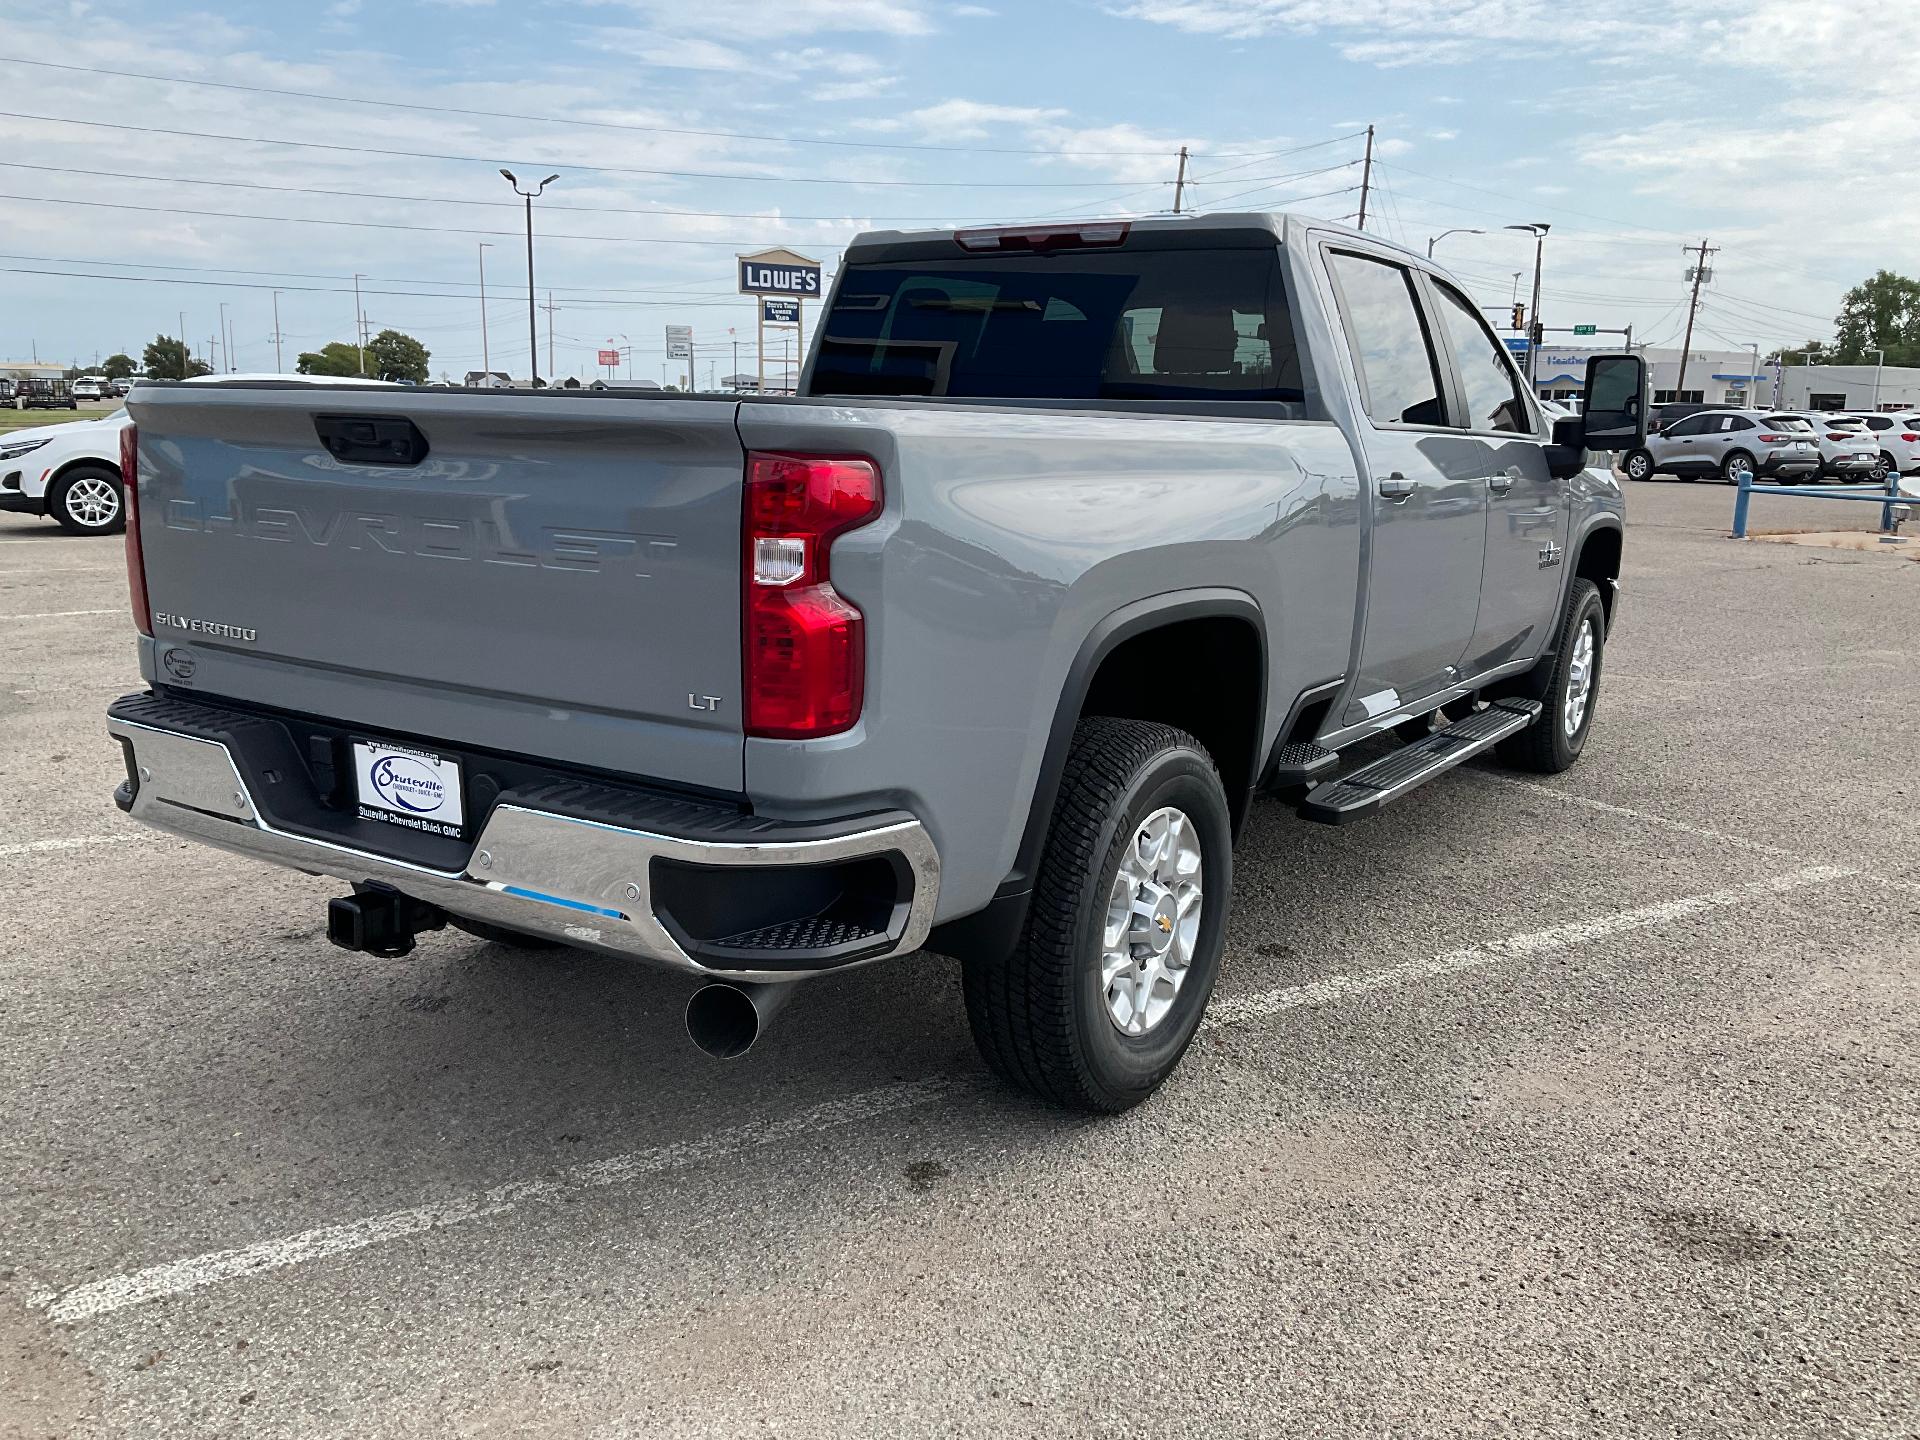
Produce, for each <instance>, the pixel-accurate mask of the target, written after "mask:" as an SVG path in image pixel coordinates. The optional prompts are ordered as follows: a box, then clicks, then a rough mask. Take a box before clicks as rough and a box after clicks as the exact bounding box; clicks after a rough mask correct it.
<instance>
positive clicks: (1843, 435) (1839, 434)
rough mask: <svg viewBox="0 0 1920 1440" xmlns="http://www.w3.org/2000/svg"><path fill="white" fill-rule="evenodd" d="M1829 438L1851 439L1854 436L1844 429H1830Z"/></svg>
mask: <svg viewBox="0 0 1920 1440" xmlns="http://www.w3.org/2000/svg"><path fill="white" fill-rule="evenodd" d="M1827 438H1828V439H1829V440H1851V439H1853V438H1854V437H1853V436H1851V435H1849V434H1848V433H1847V432H1846V431H1844V430H1829V431H1828V432H1827Z"/></svg>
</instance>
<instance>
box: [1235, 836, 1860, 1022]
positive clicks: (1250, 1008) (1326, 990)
mask: <svg viewBox="0 0 1920 1440" xmlns="http://www.w3.org/2000/svg"><path fill="white" fill-rule="evenodd" d="M1859 873H1860V872H1859V871H1858V870H1852V869H1848V868H1847V867H1845V866H1841V865H1810V866H1808V867H1807V868H1806V869H1804V870H1794V871H1791V872H1790V873H1788V874H1785V875H1775V876H1772V877H1770V878H1768V879H1765V880H1753V881H1749V882H1748V883H1747V884H1745V885H1735V886H1733V887H1731V888H1730V889H1726V890H1716V891H1714V892H1713V893H1712V894H1709V895H1689V896H1687V897H1686V898H1684V899H1681V900H1667V901H1663V902H1661V903H1660V904H1658V905H1645V906H1642V907H1641V908H1639V909H1637V910H1618V911H1615V912H1614V913H1613V914H1611V915H1599V916H1596V917H1594V918H1593V919H1591V920H1575V921H1573V922H1572V923H1571V924H1567V925H1555V926H1553V927H1552V928H1551V929H1547V930H1534V931H1531V932H1529V933H1527V934H1524V935H1510V936H1508V937H1507V938H1506V939H1504V940H1488V941H1485V942H1483V943H1481V944H1479V945H1469V946H1467V947H1466V948H1464V949H1461V950H1449V951H1448V952H1447V953H1446V954H1444V955H1435V956H1433V957H1431V958H1429V959H1426V960H1413V961H1409V962H1408V963H1407V964H1405V965H1392V966H1389V967H1388V968H1387V969H1385V970H1368V971H1363V972H1362V973H1360V974H1358V975H1330V976H1328V977H1327V978H1326V979H1324V980H1314V981H1311V982H1309V983H1308V984H1305V985H1294V986H1291V987H1289V988H1288V989H1285V990H1268V991H1265V992H1263V993H1261V994H1256V995H1229V996H1225V997H1216V998H1215V999H1214V1002H1213V1004H1212V1005H1211V1006H1209V1007H1208V1010H1207V1018H1206V1022H1205V1024H1204V1025H1203V1026H1202V1027H1201V1028H1203V1029H1215V1028H1217V1027H1219V1026H1221V1025H1237V1024H1240V1023H1242V1022H1244V1021H1247V1020H1261V1019H1265V1018H1266V1017H1267V1016H1270V1015H1278V1014H1279V1013H1280V1012H1281V1011H1283V1010H1294V1009H1298V1008H1299V1007H1300V1006H1302V1005H1324V1004H1326V1003H1327V1002H1328V1001H1330V1000H1344V999H1346V998H1347V997H1348V996H1349V995H1361V994H1364V993H1366V992H1367V991H1369V990H1384V989H1387V988H1388V987H1390V986H1394V985H1405V984H1407V983H1408V982H1410V981H1415V980H1431V979H1433V978H1435V977H1436V976H1440V975H1451V974H1454V973H1456V972H1457V971H1461V970H1472V969H1474V968H1475V967H1477V966H1481V965H1491V964H1492V963H1493V962H1494V961H1496V960H1524V959H1526V958H1528V957H1529V956H1533V955H1545V954H1550V953H1551V952H1553V951H1555V950H1567V949H1570V948H1572V947H1573V946H1575V945H1585V944H1588V943H1589V942H1591V941H1594V940H1604V939H1606V938H1607V937H1608V936H1609V935H1618V934H1620V933H1622V932H1623V931H1627V930H1646V929H1649V928H1651V927H1652V926H1655V925H1665V924H1667V923H1668V922H1669V921H1673V920H1679V919H1682V918H1683V917H1685V916H1688V915H1699V914H1703V913H1705V912H1706V911H1709V910H1724V909H1726V908H1727V907H1728V906H1732V905H1740V904H1744V903H1747V902H1749V901H1753V900H1760V899H1764V898H1766V897H1767V896H1769V895H1781V894H1785V893H1786V892H1787V891H1789V890H1799V889H1801V888H1803V887H1805V886H1808V885H1819V884H1823V883H1825V882H1827V881H1830V880H1845V879H1848V878H1850V877H1852V876H1855V875H1858V874H1859Z"/></svg>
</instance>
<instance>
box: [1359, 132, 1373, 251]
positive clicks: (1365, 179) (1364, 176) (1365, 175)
mask: <svg viewBox="0 0 1920 1440" xmlns="http://www.w3.org/2000/svg"><path fill="white" fill-rule="evenodd" d="M1372 189H1373V127H1372V126H1371V125H1369V126H1367V158H1366V160H1365V162H1364V163H1363V164H1362V165H1361V167H1360V228H1361V229H1362V230H1364V229H1366V228H1367V195H1368V193H1369V192H1370V191H1371V190H1372Z"/></svg>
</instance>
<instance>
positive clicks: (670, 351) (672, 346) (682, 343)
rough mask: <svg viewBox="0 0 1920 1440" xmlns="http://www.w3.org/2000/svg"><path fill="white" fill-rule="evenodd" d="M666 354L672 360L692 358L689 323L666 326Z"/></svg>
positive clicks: (691, 335) (690, 327)
mask: <svg viewBox="0 0 1920 1440" xmlns="http://www.w3.org/2000/svg"><path fill="white" fill-rule="evenodd" d="M667 356H668V358H669V359H673V360H690V359H692V358H693V327H692V326H691V325H669V326H667Z"/></svg>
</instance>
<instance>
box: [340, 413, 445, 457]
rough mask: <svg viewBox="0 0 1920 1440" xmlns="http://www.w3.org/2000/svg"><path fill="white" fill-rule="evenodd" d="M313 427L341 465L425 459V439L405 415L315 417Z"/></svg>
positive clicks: (418, 428) (416, 426)
mask: <svg viewBox="0 0 1920 1440" xmlns="http://www.w3.org/2000/svg"><path fill="white" fill-rule="evenodd" d="M313 428H314V430H315V431H316V432H317V433H318V434H319V436H320V443H321V444H322V445H324V446H326V447H327V453H328V454H329V455H331V456H333V458H334V459H336V460H338V461H340V462H341V463H342V464H346V465H418V464H419V463H420V462H421V461H422V460H424V459H426V458H427V437H426V436H424V435H422V434H421V433H420V427H419V426H418V425H415V424H414V423H413V421H411V420H409V419H407V417H406V416H404V415H398V416H388V415H316V416H314V417H313Z"/></svg>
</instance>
